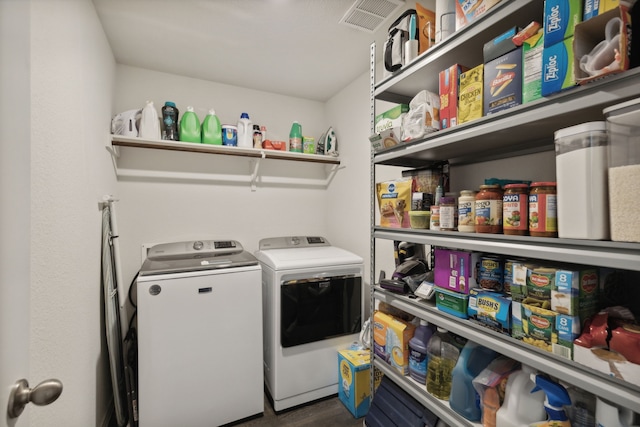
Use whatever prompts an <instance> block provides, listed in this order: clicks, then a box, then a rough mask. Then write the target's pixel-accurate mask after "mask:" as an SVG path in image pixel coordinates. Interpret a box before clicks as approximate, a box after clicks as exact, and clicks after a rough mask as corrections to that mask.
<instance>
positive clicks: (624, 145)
mask: <svg viewBox="0 0 640 427" xmlns="http://www.w3.org/2000/svg"><path fill="white" fill-rule="evenodd" d="M604 115H605V117H606V119H607V130H608V131H609V176H608V178H609V223H610V231H611V240H615V241H619V242H640V221H638V212H640V193H639V192H638V183H639V182H640V98H637V99H634V100H631V101H627V102H623V103H621V104H617V105H614V106H612V107H609V108H605V110H604Z"/></svg>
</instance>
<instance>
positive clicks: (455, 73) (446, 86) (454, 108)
mask: <svg viewBox="0 0 640 427" xmlns="http://www.w3.org/2000/svg"><path fill="white" fill-rule="evenodd" d="M465 71H469V67H465V66H464V65H460V64H455V65H452V66H451V67H449V68H447V69H446V70H442V71H440V74H439V85H438V90H439V95H440V127H441V128H442V129H447V128H451V127H454V126H455V125H457V124H458V93H459V92H458V85H459V81H460V74H462V73H463V72H465Z"/></svg>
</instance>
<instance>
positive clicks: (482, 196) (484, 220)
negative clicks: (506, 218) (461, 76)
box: [475, 184, 502, 234]
mask: <svg viewBox="0 0 640 427" xmlns="http://www.w3.org/2000/svg"><path fill="white" fill-rule="evenodd" d="M475 206H476V219H475V224H476V233H494V234H496V233H502V189H501V188H500V186H499V185H497V184H494V185H481V186H480V192H478V194H477V195H476V202H475Z"/></svg>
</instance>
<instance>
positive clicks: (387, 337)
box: [373, 311, 416, 375]
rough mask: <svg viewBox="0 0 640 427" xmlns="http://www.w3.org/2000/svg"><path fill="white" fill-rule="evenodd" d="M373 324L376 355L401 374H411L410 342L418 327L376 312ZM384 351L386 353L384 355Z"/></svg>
mask: <svg viewBox="0 0 640 427" xmlns="http://www.w3.org/2000/svg"><path fill="white" fill-rule="evenodd" d="M373 319H374V322H373V328H374V329H373V339H374V351H375V352H376V355H381V354H383V355H382V356H381V357H382V358H383V359H384V360H385V361H387V363H389V365H391V366H393V367H394V368H396V369H397V370H398V371H399V372H400V374H402V375H408V374H409V340H410V339H411V338H413V333H414V331H415V329H416V326H415V325H414V324H412V323H408V322H405V321H403V320H400V319H397V318H395V317H393V316H389V315H388V314H385V313H382V312H379V311H376V313H375V314H374V318H373ZM383 351H384V353H382V352H383Z"/></svg>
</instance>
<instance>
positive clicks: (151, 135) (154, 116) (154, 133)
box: [138, 101, 161, 140]
mask: <svg viewBox="0 0 640 427" xmlns="http://www.w3.org/2000/svg"><path fill="white" fill-rule="evenodd" d="M160 135H161V134H160V119H159V118H158V111H157V110H156V107H154V106H153V101H147V105H145V107H144V108H143V109H142V116H141V117H140V130H139V131H138V136H139V137H140V138H144V139H158V140H159V139H160V137H161V136H160Z"/></svg>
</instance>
